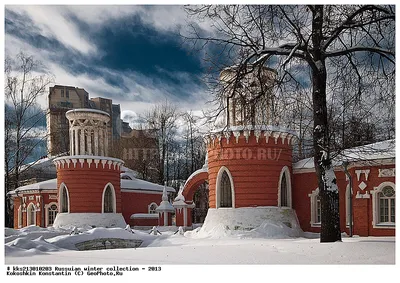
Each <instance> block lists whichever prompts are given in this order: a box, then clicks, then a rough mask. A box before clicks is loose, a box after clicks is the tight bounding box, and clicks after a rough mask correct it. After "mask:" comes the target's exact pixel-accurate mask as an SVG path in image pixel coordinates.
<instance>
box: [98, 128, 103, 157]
mask: <svg viewBox="0 0 400 283" xmlns="http://www.w3.org/2000/svg"><path fill="white" fill-rule="evenodd" d="M99 135H100V155H101V156H104V130H103V129H99Z"/></svg>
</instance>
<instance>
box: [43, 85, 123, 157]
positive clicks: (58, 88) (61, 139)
mask: <svg viewBox="0 0 400 283" xmlns="http://www.w3.org/2000/svg"><path fill="white" fill-rule="evenodd" d="M48 101H49V107H48V109H47V115H46V118H47V135H48V136H47V150H48V156H55V155H58V154H62V153H67V152H69V124H68V122H67V119H66V117H65V113H66V112H67V111H68V110H71V109H76V108H89V109H97V110H101V111H104V112H106V113H108V114H109V115H110V117H111V120H110V122H109V124H108V126H107V132H108V136H109V140H114V139H119V136H118V131H119V130H120V129H121V123H122V120H121V109H120V106H119V105H114V104H112V100H111V99H107V98H103V97H96V98H90V99H89V93H88V92H87V91H86V90H85V89H83V88H78V87H73V86H63V85H55V86H54V87H50V91H49V96H48ZM114 129H115V130H114ZM112 146H113V143H112V142H110V143H109V149H108V150H109V151H110V152H111V150H112Z"/></svg>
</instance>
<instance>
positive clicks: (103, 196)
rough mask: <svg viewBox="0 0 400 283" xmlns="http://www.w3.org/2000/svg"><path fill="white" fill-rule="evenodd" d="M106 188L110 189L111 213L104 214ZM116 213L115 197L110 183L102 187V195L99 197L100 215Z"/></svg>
mask: <svg viewBox="0 0 400 283" xmlns="http://www.w3.org/2000/svg"><path fill="white" fill-rule="evenodd" d="M108 187H110V190H111V197H112V199H111V206H112V211H111V212H105V211H104V205H105V196H106V190H107V188H108ZM116 212H117V203H116V197H115V188H114V186H113V184H112V183H107V184H106V185H105V186H104V189H103V194H102V197H101V213H116Z"/></svg>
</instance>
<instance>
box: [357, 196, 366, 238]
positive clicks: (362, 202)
mask: <svg viewBox="0 0 400 283" xmlns="http://www.w3.org/2000/svg"><path fill="white" fill-rule="evenodd" d="M353 217H354V218H353V219H354V227H353V229H354V235H359V236H368V199H357V198H356V199H354V200H353Z"/></svg>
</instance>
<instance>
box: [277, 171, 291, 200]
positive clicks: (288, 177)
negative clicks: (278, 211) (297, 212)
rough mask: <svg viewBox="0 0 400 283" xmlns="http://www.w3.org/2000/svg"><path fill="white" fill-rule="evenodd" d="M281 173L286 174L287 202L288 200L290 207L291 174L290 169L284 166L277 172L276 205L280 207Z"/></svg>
mask: <svg viewBox="0 0 400 283" xmlns="http://www.w3.org/2000/svg"><path fill="white" fill-rule="evenodd" d="M283 174H285V175H286V185H287V188H288V192H287V202H288V205H289V206H288V207H290V208H291V207H292V181H291V178H290V177H291V175H290V170H289V167H287V166H284V167H283V168H282V170H281V173H280V174H279V181H278V206H279V207H281V206H282V205H281V182H282V177H283Z"/></svg>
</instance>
